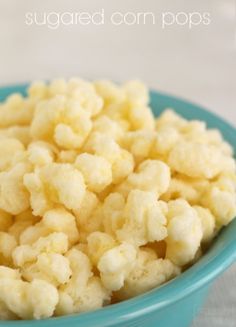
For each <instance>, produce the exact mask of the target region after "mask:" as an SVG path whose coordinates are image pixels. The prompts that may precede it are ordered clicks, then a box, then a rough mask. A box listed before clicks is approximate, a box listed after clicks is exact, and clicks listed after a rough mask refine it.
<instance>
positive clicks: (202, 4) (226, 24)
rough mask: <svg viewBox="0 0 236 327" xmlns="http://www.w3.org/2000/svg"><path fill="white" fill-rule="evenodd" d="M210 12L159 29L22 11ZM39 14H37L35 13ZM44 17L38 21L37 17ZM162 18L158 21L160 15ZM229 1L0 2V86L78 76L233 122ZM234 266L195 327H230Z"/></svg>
mask: <svg viewBox="0 0 236 327" xmlns="http://www.w3.org/2000/svg"><path fill="white" fill-rule="evenodd" d="M102 8H104V11H105V17H106V18H109V17H110V15H111V14H112V13H113V12H116V11H120V12H123V13H124V12H128V11H132V12H150V11H151V12H154V13H155V14H157V15H159V14H161V13H162V12H166V11H172V12H174V13H178V12H182V11H183V12H186V13H189V12H194V11H195V12H196V11H197V12H200V13H203V12H209V13H210V15H211V23H210V25H209V26H203V25H201V26H196V27H193V28H192V29H189V28H188V27H187V26H179V25H176V24H175V25H172V26H170V27H168V28H166V29H162V28H161V24H155V25H152V24H150V23H149V24H146V25H144V24H141V25H132V26H128V25H125V24H123V25H121V26H114V25H112V24H111V23H110V22H108V21H107V22H105V24H104V25H102V26H95V25H92V24H90V25H87V26H81V25H73V26H64V25H61V26H60V27H59V28H58V29H55V30H52V29H50V28H49V27H47V26H38V25H36V24H35V25H32V26H28V25H26V23H25V14H26V13H27V12H32V13H34V12H35V13H36V14H38V15H42V14H43V13H44V12H45V13H50V12H61V13H62V12H68V11H69V12H81V11H89V12H90V13H94V12H96V11H98V10H101V9H102ZM38 17H40V16H38ZM41 17H42V16H41ZM158 17H159V16H158ZM235 73H236V62H235V3H234V1H233V0H189V1H186V0H185V1H184V0H183V1H179V0H172V1H170V0H165V1H164V0H161V1H158V0H119V1H117V0H116V1H115V0H106V1H105V0H103V1H102V0H96V1H95V0H87V1H83V0H78V1H72V0H47V1H46V0H20V1H17V0H0V85H6V84H11V83H16V82H25V81H30V80H33V79H50V78H53V77H69V76H77V75H79V76H81V77H87V78H104V77H105V78H111V79H113V80H116V81H123V80H126V79H130V78H135V77H138V78H140V79H142V80H144V81H145V82H146V83H147V84H148V85H149V86H151V87H153V88H156V89H159V90H162V91H165V92H169V93H173V94H175V95H179V96H182V97H184V98H187V99H190V100H192V101H194V102H197V103H199V104H202V105H204V106H205V107H207V108H208V109H209V110H211V111H214V112H216V113H218V114H219V115H221V116H222V117H224V118H225V119H226V120H228V121H230V122H231V123H232V124H234V125H236V108H235V105H236V83H235V75H236V74H235ZM235 287H236V267H232V268H231V269H230V270H228V271H227V272H226V273H225V274H224V275H223V276H222V277H221V278H220V279H219V280H218V281H217V282H216V283H215V284H214V287H213V288H212V290H211V294H210V296H209V300H208V302H207V305H206V306H205V309H204V310H203V311H202V313H201V315H200V316H199V317H198V318H197V320H196V321H195V322H194V327H200V326H201V327H206V326H207V327H211V326H212V327H213V326H214V327H218V326H219V327H221V326H227V327H231V326H232V327H233V326H235V325H234V322H235V321H236V312H233V311H234V310H233V307H236V293H235V291H234V290H235Z"/></svg>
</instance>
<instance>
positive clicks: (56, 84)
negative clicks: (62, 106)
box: [48, 78, 103, 116]
mask: <svg viewBox="0 0 236 327" xmlns="http://www.w3.org/2000/svg"><path fill="white" fill-rule="evenodd" d="M48 94H49V97H54V96H57V95H58V94H59V95H63V96H66V97H67V98H69V99H70V98H72V99H76V101H78V102H79V103H80V105H81V107H83V108H84V109H85V110H86V111H87V112H88V113H89V114H90V115H91V116H95V115H97V114H98V113H99V112H100V111H101V110H102V107H103V99H102V97H100V96H99V95H98V94H97V93H96V90H95V88H94V86H93V84H92V83H90V82H88V81H85V80H82V79H79V78H71V79H70V80H69V81H68V82H66V81H65V80H64V79H56V80H53V81H52V82H51V83H50V85H49V87H48Z"/></svg>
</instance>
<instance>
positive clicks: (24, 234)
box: [18, 221, 50, 244]
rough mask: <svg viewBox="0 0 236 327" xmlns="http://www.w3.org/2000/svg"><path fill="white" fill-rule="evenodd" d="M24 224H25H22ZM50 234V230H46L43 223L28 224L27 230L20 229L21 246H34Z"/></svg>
mask: <svg viewBox="0 0 236 327" xmlns="http://www.w3.org/2000/svg"><path fill="white" fill-rule="evenodd" d="M22 223H23V222H22ZM49 234H50V230H49V229H48V228H46V226H45V225H44V224H42V222H41V221H39V222H38V223H36V224H34V225H33V224H30V223H29V224H27V226H26V227H25V229H23V230H21V229H20V234H19V236H18V237H19V241H20V244H32V243H34V242H36V241H37V240H38V239H39V238H40V237H42V236H48V235H49Z"/></svg>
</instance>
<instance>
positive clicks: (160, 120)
mask: <svg viewBox="0 0 236 327" xmlns="http://www.w3.org/2000/svg"><path fill="white" fill-rule="evenodd" d="M187 123H188V121H187V120H186V119H184V118H183V117H181V116H180V115H178V114H177V113H176V112H174V110H172V109H169V108H167V109H165V110H164V111H163V112H162V113H161V115H160V116H158V117H157V118H156V128H157V130H159V128H162V127H164V128H166V127H172V128H175V129H177V130H181V128H183V127H185V126H186V125H187Z"/></svg>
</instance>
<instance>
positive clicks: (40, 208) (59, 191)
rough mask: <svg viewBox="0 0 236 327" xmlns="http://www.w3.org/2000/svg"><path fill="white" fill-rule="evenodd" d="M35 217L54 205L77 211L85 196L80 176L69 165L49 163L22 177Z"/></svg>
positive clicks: (82, 179) (82, 180)
mask: <svg viewBox="0 0 236 327" xmlns="http://www.w3.org/2000/svg"><path fill="white" fill-rule="evenodd" d="M24 185H25V186H26V188H27V189H28V191H29V192H30V203H31V207H32V209H33V213H34V214H35V215H43V214H44V213H45V212H46V211H47V210H50V209H52V208H53V207H54V205H56V204H59V205H60V204H63V205H64V206H65V207H66V208H68V209H78V208H79V207H80V205H81V202H82V200H83V197H84V194H85V187H86V186H85V184H84V178H83V176H82V174H81V173H80V172H79V171H78V170H77V169H75V168H74V167H73V166H72V165H71V164H59V163H58V164H56V163H51V164H48V165H46V166H43V167H41V168H39V169H38V170H37V171H35V172H34V173H31V174H26V175H25V176H24Z"/></svg>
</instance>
